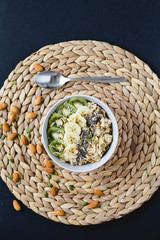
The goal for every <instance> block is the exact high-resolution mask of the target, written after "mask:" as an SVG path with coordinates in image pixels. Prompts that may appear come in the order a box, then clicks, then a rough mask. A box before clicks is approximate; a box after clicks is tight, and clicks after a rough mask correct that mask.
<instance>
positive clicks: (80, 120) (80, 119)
mask: <svg viewBox="0 0 160 240" xmlns="http://www.w3.org/2000/svg"><path fill="white" fill-rule="evenodd" d="M69 121H70V122H75V123H78V125H79V126H80V127H81V128H83V127H86V119H85V118H84V117H82V116H81V115H80V114H79V113H75V114H72V115H71V116H70V117H69Z"/></svg>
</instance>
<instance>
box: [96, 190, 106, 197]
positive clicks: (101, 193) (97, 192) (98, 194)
mask: <svg viewBox="0 0 160 240" xmlns="http://www.w3.org/2000/svg"><path fill="white" fill-rule="evenodd" d="M94 194H95V195H96V196H98V197H100V196H104V193H103V192H102V191H101V190H98V189H96V190H94Z"/></svg>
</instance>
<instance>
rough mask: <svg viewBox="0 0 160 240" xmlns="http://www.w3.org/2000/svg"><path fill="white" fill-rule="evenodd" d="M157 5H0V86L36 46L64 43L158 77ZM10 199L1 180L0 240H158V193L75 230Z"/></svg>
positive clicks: (136, 1)
mask: <svg viewBox="0 0 160 240" xmlns="http://www.w3.org/2000/svg"><path fill="white" fill-rule="evenodd" d="M159 31H160V1H159V0H157V1H156V0H152V1H151V0H150V1H148V0H126V1H123V0H106V1H105V0H103V1H102V0H90V1H89V0H75V1H73V0H66V1H65V0H64V1H63V0H52V1H51V0H44V1H41V0H35V1H34V0H32V1H26V0H25V1H22V0H21V1H20V0H18V1H16V0H0V84H1V86H2V84H3V82H4V80H5V79H6V78H7V76H8V74H9V73H10V72H11V71H12V70H13V69H14V67H15V65H16V64H17V63H18V62H19V61H21V60H23V59H24V58H26V57H27V56H29V55H30V54H31V53H32V52H35V51H36V50H38V49H39V48H40V47H42V46H45V45H48V44H52V43H53V44H54V43H58V42H62V41H68V40H76V39H77V40H78V39H80V40H87V39H91V40H99V41H106V42H109V43H111V44H114V45H118V46H120V47H122V48H125V49H127V50H128V51H131V52H133V53H134V54H135V55H137V56H138V57H139V58H141V59H142V60H143V61H145V62H147V63H148V64H149V65H150V67H151V68H152V70H153V71H155V72H156V73H157V74H158V75H159V76H160V68H159V65H160V47H159V46H160V33H159ZM13 199H15V198H14V196H13V195H12V194H11V193H10V192H9V190H8V189H7V187H6V185H5V184H4V183H3V182H2V180H0V240H8V239H29V240H30V239H31V240H32V239H47V240H48V239H54V240H55V239H56V240H57V239H66V238H67V239H70V240H72V239H88V240H90V239H91V240H94V239H102V238H103V239H111V240H112V239H124V240H125V239H138V240H139V239H149V240H150V239H151V240H157V239H160V190H158V191H157V192H156V193H155V194H154V195H153V197H152V198H151V200H149V201H148V202H146V203H145V204H143V206H142V207H141V208H139V209H138V210H136V211H135V212H133V213H131V214H129V215H127V216H125V217H123V218H121V219H118V220H114V221H111V222H108V223H103V224H100V225H94V226H86V227H76V226H66V225H64V224H60V223H54V222H52V221H50V220H47V219H45V218H43V217H41V216H39V215H37V214H35V213H34V212H32V211H31V210H29V209H27V207H25V206H23V207H22V211H21V212H16V211H15V210H14V209H13V207H12V201H13Z"/></svg>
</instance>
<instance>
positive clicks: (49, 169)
mask: <svg viewBox="0 0 160 240" xmlns="http://www.w3.org/2000/svg"><path fill="white" fill-rule="evenodd" d="M44 171H45V172H47V173H53V172H54V169H53V168H50V167H45V168H44Z"/></svg>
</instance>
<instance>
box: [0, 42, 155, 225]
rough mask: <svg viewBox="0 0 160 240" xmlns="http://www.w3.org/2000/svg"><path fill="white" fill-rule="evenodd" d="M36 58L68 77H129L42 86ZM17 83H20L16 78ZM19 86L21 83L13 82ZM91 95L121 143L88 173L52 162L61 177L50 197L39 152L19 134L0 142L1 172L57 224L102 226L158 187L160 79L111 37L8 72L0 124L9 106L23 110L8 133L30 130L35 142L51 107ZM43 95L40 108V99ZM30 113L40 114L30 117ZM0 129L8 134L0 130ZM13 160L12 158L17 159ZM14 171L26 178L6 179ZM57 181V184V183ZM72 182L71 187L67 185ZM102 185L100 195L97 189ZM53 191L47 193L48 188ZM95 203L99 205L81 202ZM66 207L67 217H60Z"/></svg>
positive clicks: (50, 53) (46, 50)
mask: <svg viewBox="0 0 160 240" xmlns="http://www.w3.org/2000/svg"><path fill="white" fill-rule="evenodd" d="M34 63H38V64H40V65H41V66H43V68H44V70H55V71H58V72H60V73H62V74H63V75H64V76H69V77H73V78H74V77H95V76H103V75H105V76H113V77H127V78H128V80H129V81H128V82H125V83H114V84H113V83H112V84H103V83H97V84H95V83H87V82H70V83H68V84H66V85H65V86H64V87H62V88H61V89H59V90H56V91H55V90H53V91H52V90H46V89H41V88H40V87H38V86H37V85H36V84H35V83H34V81H33V77H34V75H35V74H36V71H35V69H34V67H33V64H34ZM15 81H16V82H15ZM16 84H17V85H16ZM74 94H86V95H92V96H95V97H97V98H99V99H101V100H102V101H103V102H105V103H106V104H108V106H109V107H110V108H111V110H112V111H113V113H114V114H115V116H116V119H117V121H118V126H119V142H118V146H117V149H116V152H115V154H114V155H113V157H112V158H111V159H110V160H109V161H108V162H107V163H106V164H105V165H104V166H102V167H100V168H99V169H97V170H94V171H92V172H89V173H80V174H79V173H75V172H69V171H66V170H64V169H62V168H60V167H59V166H57V165H55V169H56V171H57V172H58V176H56V175H52V178H51V180H50V182H51V183H52V184H53V185H54V186H55V187H57V188H58V189H59V191H58V194H57V195H56V196H55V197H53V196H51V194H50V188H49V187H48V185H47V183H48V181H49V179H48V177H47V173H46V172H45V171H44V164H43V160H44V158H45V156H46V154H45V152H44V153H43V154H41V155H39V154H37V153H36V154H32V153H31V152H30V150H29V149H28V146H24V145H22V144H21V143H20V141H19V139H18V138H16V139H15V140H7V138H5V139H4V140H0V174H1V178H2V179H3V181H4V182H5V183H6V184H7V186H8V188H9V189H10V191H11V192H12V193H13V194H14V195H15V197H16V198H18V199H19V200H21V201H22V202H23V203H24V204H25V205H26V206H27V207H29V208H31V209H32V210H33V211H34V212H36V213H38V214H40V215H42V216H44V217H46V218H49V219H52V220H54V221H57V222H63V223H65V224H73V225H88V224H98V223H102V222H105V221H109V220H111V219H115V218H120V217H122V216H123V215H126V214H128V213H129V212H131V211H133V210H135V209H137V208H139V207H140V206H141V205H142V204H143V203H144V202H145V201H147V200H148V199H149V198H150V197H151V196H152V194H153V193H154V192H155V191H156V190H157V188H158V187H159V185H160V149H159V148H160V127H159V126H160V120H159V117H160V113H159V108H160V97H159V94H160V84H159V79H158V77H157V75H156V74H154V73H153V72H152V70H151V69H150V67H149V66H148V65H147V64H145V63H144V62H143V61H142V60H140V59H139V58H137V57H136V56H135V55H133V54H132V53H130V52H128V51H126V50H124V49H121V48H119V47H117V46H113V45H110V44H108V43H106V42H98V41H70V42H62V43H59V44H56V45H49V46H45V47H43V48H41V49H40V50H39V51H37V52H35V53H33V54H31V55H30V56H29V57H27V58H26V59H25V60H24V61H21V62H20V63H19V64H18V65H17V66H16V68H15V69H14V70H13V71H12V72H11V73H10V75H9V77H8V78H7V80H6V81H5V82H4V85H3V87H2V89H1V91H0V98H1V99H0V100H1V102H6V103H7V104H8V107H7V109H5V110H3V111H0V124H2V123H3V122H4V121H8V115H9V111H10V106H11V105H16V106H18V107H19V108H20V115H18V118H17V120H16V122H14V123H13V124H12V127H11V131H12V132H16V131H17V132H18V134H19V135H20V136H21V135H23V134H26V130H27V129H29V128H33V132H32V133H31V139H30V142H31V143H32V144H34V145H36V144H41V127H42V124H43V120H44V117H45V115H46V114H47V112H48V110H49V109H50V108H51V106H52V105H53V104H55V103H56V102H57V101H58V100H60V99H62V98H64V97H65V96H68V95H74ZM39 95H42V96H43V99H44V101H43V102H42V104H41V105H39V106H35V104H34V101H35V98H36V97H37V96H39ZM27 112H36V113H37V117H36V118H35V119H34V120H33V119H32V120H27V119H26V118H25V115H26V113H27ZM0 134H1V135H2V134H4V133H3V131H2V129H0ZM9 159H14V163H12V162H10V161H9ZM14 172H18V173H19V174H20V178H21V182H20V183H19V184H15V183H14V182H13V181H12V179H10V178H8V176H9V175H11V174H13V173H14ZM55 179H59V180H60V181H59V183H57V182H55V181H54V180H55ZM69 185H73V186H74V190H73V191H70V190H69V189H68V186H69ZM95 189H98V190H102V191H103V192H104V196H101V197H97V196H96V195H95V194H94V190H95ZM44 190H46V191H47V192H48V197H45V196H44V195H43V191H44ZM92 200H98V202H99V206H98V207H97V208H94V209H88V207H87V206H85V207H83V206H82V205H81V204H82V203H83V202H89V203H90V202H91V201H92ZM57 209H62V210H63V211H64V212H65V216H57V215H56V210H57Z"/></svg>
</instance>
